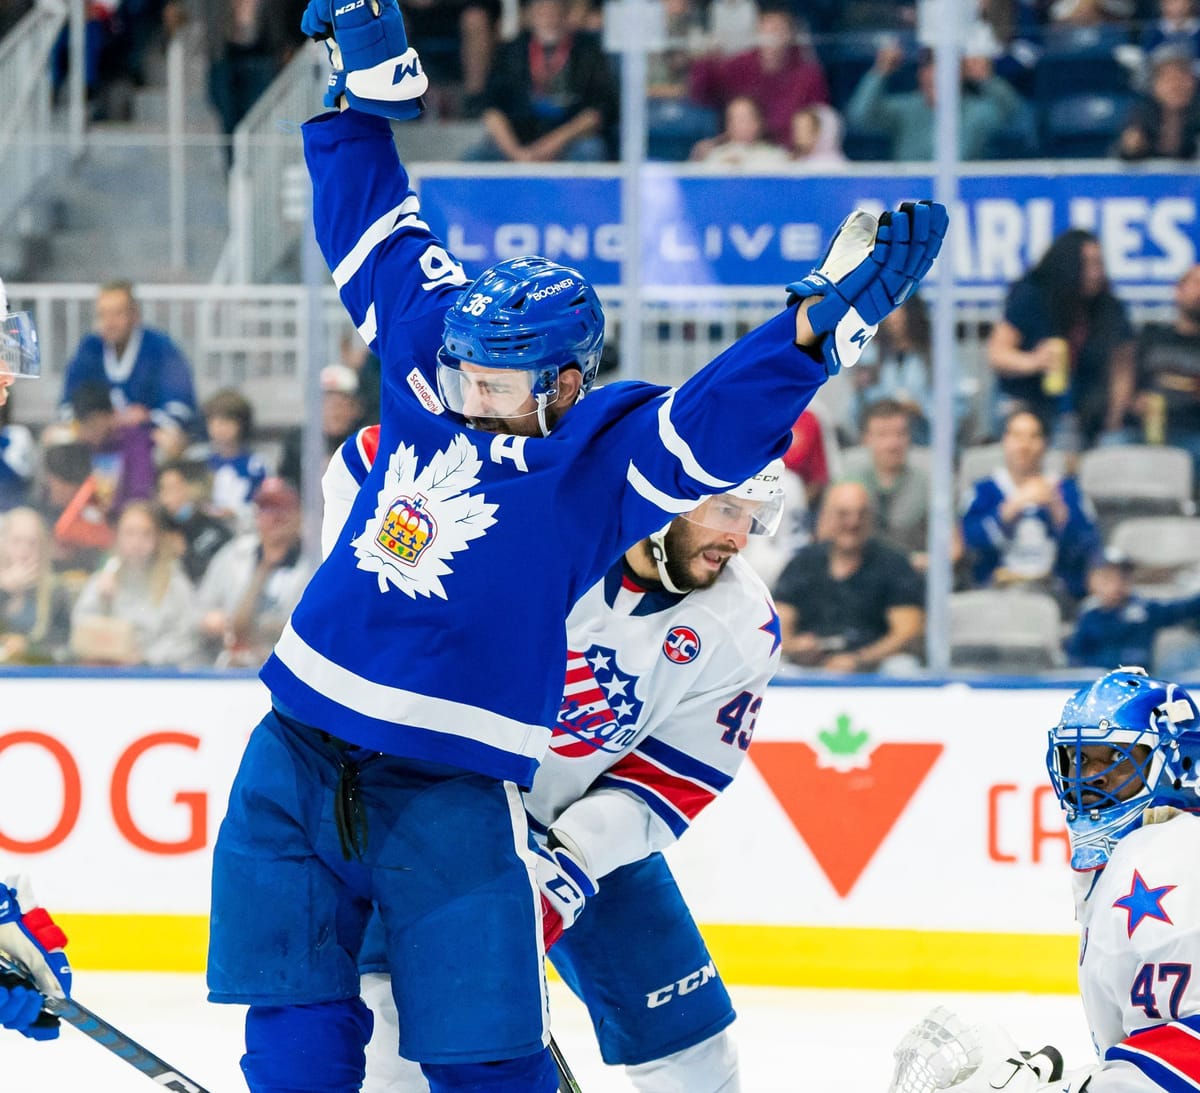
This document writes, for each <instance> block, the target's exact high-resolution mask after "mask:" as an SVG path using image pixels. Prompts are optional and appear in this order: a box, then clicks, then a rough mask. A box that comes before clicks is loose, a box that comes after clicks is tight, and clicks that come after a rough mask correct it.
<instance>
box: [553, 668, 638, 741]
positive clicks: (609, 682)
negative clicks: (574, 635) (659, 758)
mask: <svg viewBox="0 0 1200 1093" xmlns="http://www.w3.org/2000/svg"><path fill="white" fill-rule="evenodd" d="M637 683H638V677H637V676H634V675H630V674H629V673H628V672H624V671H622V670H621V666H620V665H619V664H618V663H617V654H616V651H615V650H614V649H610V648H609V647H608V646H605V645H593V646H591V647H590V648H589V649H588V650H587V651H586V652H583V653H578V652H576V651H575V650H571V651H570V652H569V653H568V654H567V678H566V686H565V687H564V689H563V703H562V707H561V708H560V709H559V712H558V724H557V725H555V727H554V738H553V739H552V740H551V742H550V746H551V747H552V748H553V749H554V751H555V752H556V753H558V754H559V755H566V756H581V755H590V754H592V753H593V752H597V751H608V752H619V751H621V750H622V749H623V748H624V747H625V745H626V744H628V742H629V738H630V737H631V736H632V735H633V733H635V732H636V731H637V721H638V718H639V717H641V714H642V700H641V699H640V698H638V696H637ZM568 738H570V739H568Z"/></svg>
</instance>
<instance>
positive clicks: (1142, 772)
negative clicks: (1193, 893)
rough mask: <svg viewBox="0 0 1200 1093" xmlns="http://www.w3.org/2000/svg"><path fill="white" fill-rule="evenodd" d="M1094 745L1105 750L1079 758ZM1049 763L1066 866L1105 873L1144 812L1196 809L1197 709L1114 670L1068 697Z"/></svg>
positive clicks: (1134, 674) (1179, 693)
mask: <svg viewBox="0 0 1200 1093" xmlns="http://www.w3.org/2000/svg"><path fill="white" fill-rule="evenodd" d="M1093 747H1100V748H1107V749H1108V752H1107V753H1106V754H1103V753H1102V754H1101V755H1100V756H1097V754H1096V753H1095V752H1091V753H1089V754H1088V755H1085V754H1084V751H1083V749H1084V748H1093ZM1046 765H1047V767H1048V768H1049V771H1050V781H1051V784H1052V785H1053V786H1054V792H1055V793H1056V794H1057V796H1058V800H1059V803H1060V804H1061V805H1062V807H1063V809H1064V810H1065V811H1066V814H1067V829H1068V831H1069V832H1070V837H1071V868H1072V869H1076V870H1079V871H1081V872H1083V871H1087V870H1090V869H1099V868H1102V867H1103V866H1104V865H1105V864H1106V863H1107V862H1108V859H1109V856H1110V855H1111V853H1112V851H1113V848H1114V847H1115V846H1116V844H1117V842H1118V841H1119V840H1120V839H1122V838H1124V837H1125V836H1126V835H1128V834H1129V832H1130V831H1133V830H1134V829H1135V828H1137V827H1140V826H1141V824H1142V820H1143V818H1144V817H1143V813H1144V812H1145V811H1146V809H1147V808H1149V807H1151V806H1152V805H1169V806H1171V807H1173V808H1178V809H1185V810H1197V809H1200V796H1197V792H1196V785H1197V777H1198V776H1200V712H1198V711H1197V709H1196V703H1195V702H1194V701H1193V700H1192V697H1191V695H1189V694H1188V693H1187V691H1185V690H1184V689H1183V688H1182V687H1181V686H1179V685H1178V684H1177V683H1168V682H1166V681H1164V680H1161V679H1152V678H1150V677H1149V676H1148V675H1147V674H1146V671H1145V669H1143V668H1118V669H1117V670H1116V671H1114V672H1109V673H1108V674H1107V675H1104V676H1102V677H1101V678H1100V679H1098V680H1097V681H1096V682H1095V683H1093V684H1091V685H1090V686H1088V687H1083V688H1081V689H1080V690H1078V691H1076V692H1075V694H1074V695H1072V696H1071V698H1069V699H1068V700H1067V703H1066V705H1065V706H1064V707H1063V711H1062V716H1061V718H1060V719H1059V722H1058V724H1057V725H1056V726H1055V727H1054V728H1053V729H1051V730H1050V747H1049V751H1048V753H1047V756H1046Z"/></svg>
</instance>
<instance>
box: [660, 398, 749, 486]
mask: <svg viewBox="0 0 1200 1093" xmlns="http://www.w3.org/2000/svg"><path fill="white" fill-rule="evenodd" d="M674 402H675V392H674V391H672V392H671V393H670V394H669V395H667V397H666V398H665V399H663V404H662V408H661V409H660V410H659V411H658V438H659V440H661V441H662V442H663V447H664V448H666V449H667V451H669V452H670V453H671V454H672V455H673V456H674V457H675V458H676V459H678V460H679V463H680V465H681V466H682V467H683V469H684V470H685V471H686V472H687V473H688V474H689V475H690V476H691V477H692V478H694V479H695V480H696V481H697V482H703V483H704V485H706V486H712V488H713V489H714V490H715V491H717V492H719V493H724V492H725V491H726V490H727V489H729V488H730V487H732V486H735V485H737V483H736V482H726V481H725V479H723V478H717V477H716V476H715V475H712V474H709V473H708V471H706V470H705V469H704V468H703V467H702V466H700V463H699V461H698V460H697V459H696V457H695V456H694V455H693V454H692V449H691V448H690V447H688V442H687V441H686V440H684V439H683V437H681V436H680V435H679V434H678V433H677V432H676V431H675V426H674V424H673V423H672V421H671V406H672V405H673V404H674Z"/></svg>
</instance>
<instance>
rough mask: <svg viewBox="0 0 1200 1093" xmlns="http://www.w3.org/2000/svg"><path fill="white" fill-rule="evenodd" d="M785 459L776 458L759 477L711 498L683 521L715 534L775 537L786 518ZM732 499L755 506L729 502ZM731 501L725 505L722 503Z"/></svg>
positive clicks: (748, 479) (686, 515)
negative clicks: (715, 532)
mask: <svg viewBox="0 0 1200 1093" xmlns="http://www.w3.org/2000/svg"><path fill="white" fill-rule="evenodd" d="M787 473H788V470H787V467H785V466H784V464H783V460H782V459H773V460H771V462H770V463H768V464H767V465H766V466H765V467H763V469H762V470H761V471H759V472H758V474H756V475H754V476H752V477H750V478H747V479H746V481H745V482H742V483H740V484H739V485H737V486H734V487H733V489H731V490H727V491H726V492H725V493H721V494H717V495H715V496H713V497H710V498H709V499H708V500H707V501H705V502H704V503H703V504H701V505H698V506H697V507H696V508H694V509H693V510H692V511H691V512H685V513H684V514H683V519H685V520H690V521H691V522H692V523H694V524H700V525H701V526H703V527H707V528H712V529H713V530H715V531H730V530H732V531H736V532H739V533H741V534H744V535H774V534H775V532H776V531H778V530H779V523H780V521H781V520H782V519H783V496H784V486H783V482H784V477H783V476H784V475H785V474H787ZM731 498H737V500H739V501H749V502H752V504H748V505H739V504H737V503H736V502H734V503H728V502H729V500H730V499H731ZM722 501H724V502H727V503H725V504H722V503H721V502H722Z"/></svg>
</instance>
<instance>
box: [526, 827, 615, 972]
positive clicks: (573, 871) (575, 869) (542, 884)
mask: <svg viewBox="0 0 1200 1093" xmlns="http://www.w3.org/2000/svg"><path fill="white" fill-rule="evenodd" d="M579 858H580V856H579V855H578V853H577V852H576V851H574V850H573V849H568V848H567V847H566V846H565V845H563V844H562V843H561V842H560V841H559V840H558V839H557V838H556V836H555V833H554V832H553V831H552V832H551V833H550V842H549V843H548V844H547V845H546V846H545V847H544V848H539V849H538V861H537V883H538V888H540V889H541V892H542V939H543V942H544V944H545V947H546V950H547V951H549V949H550V946H551V945H553V944H554V943H555V942H556V941H557V940H558V939H559V938H560V937H562V934H563V931H564V930H566V929H569V928H570V927H571V926H573V925H574V924H575V920H576V919H577V918H579V915H580V913H581V912H582V911H583V907H584V904H585V903H586V902H587V901H588V900H589V899H590V898H591V897H592V896H594V895H595V894H596V893H597V892H598V891H599V890H600V886H599V884H598V883H597V882H596V881H594V880H593V879H592V878H591V876H589V874H588V871H587V870H586V869H585V868H584V867H583V863H582V862H581V861H580V860H579Z"/></svg>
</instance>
